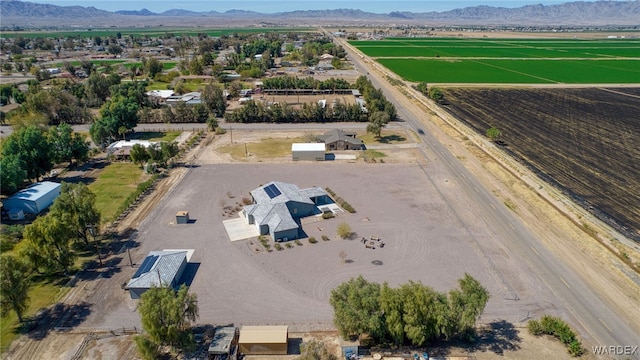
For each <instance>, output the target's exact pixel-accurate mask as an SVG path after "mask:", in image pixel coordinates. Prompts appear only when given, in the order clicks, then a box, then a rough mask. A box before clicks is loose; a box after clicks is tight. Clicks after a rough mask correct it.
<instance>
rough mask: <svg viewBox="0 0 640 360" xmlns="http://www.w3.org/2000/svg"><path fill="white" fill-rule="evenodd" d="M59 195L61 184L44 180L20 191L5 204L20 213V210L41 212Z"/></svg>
mask: <svg viewBox="0 0 640 360" xmlns="http://www.w3.org/2000/svg"><path fill="white" fill-rule="evenodd" d="M58 195H60V184H58V183H54V182H51V181H43V182H40V183H37V184H33V185H31V186H29V187H28V188H26V189H22V190H20V191H18V192H17V193H15V194H14V195H13V196H12V197H10V198H8V199H7V200H5V201H4V203H3V206H4V208H5V209H7V211H9V212H12V213H14V214H18V213H19V210H22V211H23V212H24V213H25V214H39V213H41V212H42V211H44V210H45V209H46V208H48V207H49V206H51V204H53V201H54V200H55V199H56V198H57V197H58Z"/></svg>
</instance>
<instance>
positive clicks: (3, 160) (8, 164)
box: [0, 124, 89, 194]
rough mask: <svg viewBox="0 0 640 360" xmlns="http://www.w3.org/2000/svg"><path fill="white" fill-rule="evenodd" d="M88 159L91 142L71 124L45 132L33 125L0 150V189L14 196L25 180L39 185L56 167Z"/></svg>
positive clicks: (12, 135) (9, 137)
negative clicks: (56, 165) (42, 177)
mask: <svg viewBox="0 0 640 360" xmlns="http://www.w3.org/2000/svg"><path fill="white" fill-rule="evenodd" d="M88 157H89V142H88V141H87V140H86V139H85V137H84V136H83V135H82V134H79V133H76V132H74V131H73V129H72V128H71V126H70V125H69V124H60V125H58V126H54V127H51V128H49V129H48V130H45V129H43V128H41V127H39V126H36V125H31V126H27V127H24V128H21V129H18V130H16V131H15V132H13V133H12V134H11V135H9V136H8V137H7V138H6V139H5V140H4V141H3V142H2V146H1V148H0V167H1V168H2V171H1V172H0V181H1V182H2V183H1V184H0V189H1V190H2V193H3V194H11V193H13V192H15V191H16V190H18V189H19V188H20V187H22V185H23V183H24V182H25V181H26V180H34V181H37V180H38V179H39V178H40V177H41V176H43V175H45V174H46V173H47V172H49V171H50V170H51V169H52V168H53V165H54V164H57V163H62V162H68V163H69V165H70V166H71V165H73V162H74V161H75V162H82V161H85V160H87V159H88Z"/></svg>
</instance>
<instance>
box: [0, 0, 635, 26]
mask: <svg viewBox="0 0 640 360" xmlns="http://www.w3.org/2000/svg"><path fill="white" fill-rule="evenodd" d="M487 1H488V0H487ZM176 4H179V2H176ZM209 4H212V3H209ZM238 4H242V3H238ZM300 4H301V5H300V6H302V2H300ZM0 14H2V22H3V23H5V24H21V25H22V26H58V27H60V26H61V24H73V25H74V26H77V25H78V24H85V25H90V26H94V27H95V26H109V27H113V26H117V24H122V25H123V26H124V24H131V25H134V26H154V25H155V26H185V25H186V26H211V24H212V23H211V21H212V20H215V23H216V24H218V26H231V25H233V26H237V25H242V26H244V25H247V24H251V25H255V24H257V23H261V24H262V23H273V24H281V25H282V24H288V25H300V24H301V22H302V23H304V24H305V25H310V24H309V21H311V20H307V19H313V24H317V25H320V24H330V23H340V24H349V23H351V24H371V21H375V23H376V24H380V25H383V24H386V25H397V24H425V22H426V23H431V24H441V25H444V24H447V25H487V26H491V25H518V26H531V25H535V26H543V25H547V26H549V25H552V26H557V25H582V26H593V25H637V24H638V19H640V0H633V1H604V0H600V1H574V2H567V3H563V4H556V5H543V4H532V5H525V6H522V7H519V8H504V7H493V6H488V5H479V6H471V7H466V8H461V9H454V10H450V11H443V12H436V11H430V12H408V11H403V10H402V9H400V8H399V9H397V10H396V11H392V12H390V13H388V14H380V13H371V12H366V11H362V10H359V9H327V10H295V11H287V12H280V13H273V14H272V13H269V14H265V13H258V12H255V11H251V10H245V9H234V10H229V11H226V12H224V13H221V12H217V11H201V12H197V11H190V10H183V9H172V10H167V11H165V12H162V13H159V14H158V13H154V12H152V11H149V10H148V9H141V10H118V11H115V12H110V11H105V10H99V9H96V8H95V7H82V6H56V5H51V4H40V3H32V2H28V1H21V0H1V1H0ZM131 17H135V18H136V19H135V23H131ZM185 17H192V18H193V21H185V20H184V18H185ZM61 19H65V20H71V21H66V22H60V20H61ZM197 19H198V20H197ZM118 21H121V23H118ZM225 24H226V25H225Z"/></svg>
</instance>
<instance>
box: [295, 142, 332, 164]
mask: <svg viewBox="0 0 640 360" xmlns="http://www.w3.org/2000/svg"><path fill="white" fill-rule="evenodd" d="M325 151H326V148H325V144H324V143H294V144H291V154H292V156H293V161H298V160H316V161H324V153H325Z"/></svg>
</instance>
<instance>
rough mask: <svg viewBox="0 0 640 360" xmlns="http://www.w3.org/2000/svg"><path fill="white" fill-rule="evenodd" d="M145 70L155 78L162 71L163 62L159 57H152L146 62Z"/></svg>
mask: <svg viewBox="0 0 640 360" xmlns="http://www.w3.org/2000/svg"><path fill="white" fill-rule="evenodd" d="M144 70H145V72H146V73H147V74H148V75H149V77H150V78H152V79H153V78H155V76H156V75H157V74H160V73H162V70H163V67H162V63H161V62H160V61H158V59H156V58H154V57H150V58H148V59H147V60H146V61H145V62H144Z"/></svg>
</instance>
